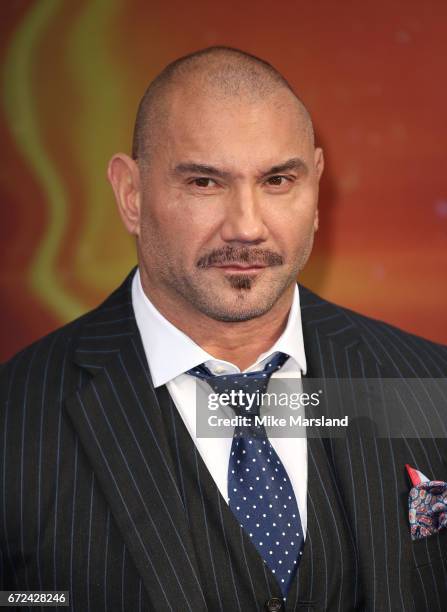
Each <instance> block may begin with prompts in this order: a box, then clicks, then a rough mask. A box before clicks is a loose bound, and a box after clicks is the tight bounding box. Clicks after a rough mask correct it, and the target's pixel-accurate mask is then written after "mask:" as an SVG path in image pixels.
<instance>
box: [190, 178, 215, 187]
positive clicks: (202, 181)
mask: <svg viewBox="0 0 447 612" xmlns="http://www.w3.org/2000/svg"><path fill="white" fill-rule="evenodd" d="M190 184H191V185H194V186H195V187H202V188H203V187H205V188H206V187H215V186H216V184H217V183H216V181H215V180H213V179H211V178H207V177H206V176H198V177H196V178H193V179H192V180H191V181H190Z"/></svg>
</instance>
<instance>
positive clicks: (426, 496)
mask: <svg viewBox="0 0 447 612" xmlns="http://www.w3.org/2000/svg"><path fill="white" fill-rule="evenodd" d="M405 467H406V468H407V472H408V475H409V476H410V480H411V483H412V485H413V487H412V489H411V491H410V495H409V496H408V509H409V519H410V530H411V539H412V540H420V539H422V538H426V537H427V536H431V535H434V534H435V533H438V531H440V530H441V529H447V482H443V481H442V480H429V479H428V478H427V476H424V474H422V472H420V471H419V470H416V469H415V468H413V467H411V466H410V465H408V464H407V465H406V466H405Z"/></svg>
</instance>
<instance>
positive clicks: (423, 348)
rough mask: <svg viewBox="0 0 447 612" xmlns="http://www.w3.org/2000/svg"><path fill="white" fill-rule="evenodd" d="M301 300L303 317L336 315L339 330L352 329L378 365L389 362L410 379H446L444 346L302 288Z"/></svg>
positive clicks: (446, 360) (446, 369)
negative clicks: (321, 314)
mask: <svg viewBox="0 0 447 612" xmlns="http://www.w3.org/2000/svg"><path fill="white" fill-rule="evenodd" d="M300 300H301V304H302V309H303V310H302V314H303V316H304V317H309V316H310V317H312V316H313V313H314V312H316V311H317V310H320V309H321V313H323V312H324V313H325V316H326V317H327V318H330V317H331V316H332V317H335V316H336V315H338V318H339V323H338V325H339V327H342V326H343V325H344V324H345V325H348V324H349V325H350V326H352V328H353V329H355V330H356V333H357V335H358V336H359V337H361V338H362V340H363V342H364V343H365V344H366V345H368V347H369V348H370V350H371V351H372V353H373V354H375V355H376V356H377V358H378V360H379V361H381V362H384V363H391V362H392V363H393V366H395V365H396V364H399V366H400V369H401V370H402V372H404V371H406V372H408V375H409V376H410V375H412V376H414V375H418V376H422V377H427V376H430V377H445V376H447V346H446V345H444V344H441V343H437V342H434V341H432V340H428V339H426V338H423V337H421V336H418V335H417V334H414V333H411V332H408V331H404V330H403V329H400V328H399V327H396V326H395V325H391V324H390V323H387V322H385V321H382V320H379V319H375V318H373V317H369V316H366V315H364V314H361V313H358V312H355V311H354V310H351V309H350V308H346V307H344V306H341V305H339V304H335V303H334V302H331V301H329V300H326V299H324V298H322V297H320V296H319V295H317V294H316V293H314V292H312V291H310V290H309V289H307V288H306V287H303V286H300ZM306 310H307V311H308V313H309V314H305V313H306ZM410 372H411V374H410Z"/></svg>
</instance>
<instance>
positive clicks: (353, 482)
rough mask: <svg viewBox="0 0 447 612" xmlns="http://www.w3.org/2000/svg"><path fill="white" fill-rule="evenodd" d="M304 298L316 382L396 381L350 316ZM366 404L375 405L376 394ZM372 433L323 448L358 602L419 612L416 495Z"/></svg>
mask: <svg viewBox="0 0 447 612" xmlns="http://www.w3.org/2000/svg"><path fill="white" fill-rule="evenodd" d="M300 297H301V298H302V301H303V309H302V318H303V335H304V344H305V349H306V358H307V361H308V376H309V377H312V378H334V379H341V378H344V379H352V378H356V379H358V380H357V382H358V381H359V380H360V381H361V380H362V379H366V378H380V377H386V376H387V375H388V376H393V375H395V374H394V373H392V374H390V373H388V374H387V372H386V368H385V365H384V362H385V359H384V358H383V356H382V358H380V357H378V355H377V354H375V353H373V352H372V350H371V349H370V348H369V343H368V342H367V341H366V340H365V338H364V337H363V335H362V333H361V330H360V329H359V327H358V326H357V325H356V324H355V323H354V322H353V321H352V320H351V318H350V317H349V314H347V313H346V311H344V310H343V309H339V308H338V307H336V306H334V305H332V304H330V303H327V302H324V301H323V300H320V299H319V298H318V297H317V296H314V295H313V294H311V293H310V292H308V291H307V290H304V291H300ZM356 399H357V398H356ZM362 401H369V397H368V393H365V395H364V396H363V397H362ZM363 413H365V411H364V410H363ZM369 425H370V422H369V421H368V420H367V419H360V420H358V422H357V423H356V422H355V421H354V422H351V421H350V427H349V428H348V431H347V435H346V437H340V438H332V439H330V440H328V439H326V440H324V441H323V446H324V449H325V453H326V455H327V457H329V465H330V468H328V471H330V474H331V476H330V477H329V476H326V478H330V479H331V480H332V481H333V483H334V486H335V487H336V491H337V497H338V499H339V501H340V503H341V504H342V507H343V514H344V516H345V518H346V520H347V522H348V524H349V529H350V534H351V537H352V538H353V542H354V546H355V551H356V563H357V565H358V571H359V584H358V587H357V590H358V592H357V598H359V597H360V598H361V599H360V603H361V605H363V606H364V607H365V608H366V609H374V610H388V609H389V610H394V609H405V610H406V609H412V605H413V602H412V597H411V587H410V584H409V581H408V573H407V572H403V571H402V569H401V564H402V559H405V558H406V559H407V560H408V561H409V559H410V536H409V533H408V535H407V533H406V530H408V525H407V523H405V521H407V518H406V512H407V511H406V507H405V503H403V498H405V500H406V496H407V495H408V485H407V483H406V481H405V478H404V473H403V468H404V463H405V461H404V455H403V454H402V453H401V452H400V451H399V447H398V445H397V444H396V442H397V441H396V440H390V439H387V440H386V439H377V438H375V437H374V436H371V435H368V432H367V431H366V428H368V427H369ZM318 442H319V440H318V439H314V440H312V439H311V438H310V439H309V452H310V453H318V452H320V461H322V460H323V459H322V457H321V448H320V449H319V447H318ZM320 465H324V463H321V464H320ZM320 475H321V472H320ZM320 475H318V474H317V473H316V471H315V470H314V469H313V468H312V462H311V461H309V485H308V486H309V488H308V490H309V496H310V497H311V496H312V495H315V494H316V487H319V486H320V482H319V480H318V478H319V477H320ZM315 520H316V519H315V516H314V515H313V513H312V509H311V511H310V513H309V521H310V523H309V530H310V531H311V530H313V529H315ZM404 567H405V562H404ZM393 576H395V577H397V584H396V580H394V579H393V583H391V577H393ZM360 589H361V590H360Z"/></svg>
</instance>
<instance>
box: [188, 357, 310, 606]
mask: <svg viewBox="0 0 447 612" xmlns="http://www.w3.org/2000/svg"><path fill="white" fill-rule="evenodd" d="M287 359H288V356H287V355H285V354H284V353H275V355H274V357H273V358H272V359H271V360H270V361H269V362H268V364H267V365H266V366H265V368H264V370H262V371H257V372H246V373H241V374H225V375H222V376H215V375H213V374H212V373H211V372H210V370H209V369H208V368H207V367H206V366H204V365H203V364H202V365H200V366H197V367H195V368H192V369H191V370H189V371H188V372H187V374H191V375H192V376H195V377H197V378H200V379H202V380H205V381H206V382H207V383H208V384H209V385H210V387H211V388H212V389H213V391H215V392H216V393H218V394H220V393H231V391H232V390H233V389H234V390H236V391H240V390H242V391H243V392H244V393H247V394H250V395H251V394H252V393H255V394H256V395H255V396H254V397H256V398H259V397H260V396H261V394H262V393H264V392H265V391H266V390H267V385H268V381H269V379H270V376H271V375H272V374H273V372H275V371H276V370H279V369H280V368H281V366H282V365H283V364H284V362H285V361H286V360H287ZM239 395H240V394H239ZM232 408H233V409H234V411H235V412H236V414H237V415H241V416H242V415H243V416H248V415H249V416H250V417H251V419H248V421H249V424H248V425H244V426H242V425H238V426H236V427H235V430H234V435H233V443H232V446H231V454H230V461H229V464H228V497H229V505H230V508H231V510H232V511H233V513H234V514H235V515H236V518H237V519H238V521H239V524H240V525H241V527H243V528H244V529H245V531H246V532H247V533H248V535H249V536H250V538H251V540H252V542H253V544H254V545H255V547H256V548H257V550H258V552H259V553H260V555H261V556H262V558H263V559H264V561H265V563H266V564H267V565H268V567H269V568H270V569H271V571H272V572H273V573H274V574H275V577H276V579H277V581H278V584H279V586H280V587H281V591H282V593H283V596H284V597H285V596H286V595H287V592H288V589H289V586H290V583H291V582H292V580H293V577H294V575H295V571H296V569H297V567H298V565H299V561H300V558H301V555H302V549H303V545H304V537H303V530H302V527H301V520H300V514H299V510H298V504H297V502H296V498H295V494H294V492H293V488H292V484H291V482H290V479H289V477H288V475H287V472H286V470H285V468H284V466H283V464H282V462H281V460H280V459H279V457H278V455H277V454H276V452H275V449H274V448H273V446H272V445H271V443H270V441H269V440H268V437H267V432H266V430H265V427H264V426H263V425H262V424H256V421H255V418H254V417H255V416H256V415H258V416H259V409H260V406H259V403H258V402H256V401H255V402H253V405H252V407H251V409H248V404H246V405H245V404H244V403H243V402H242V404H241V403H238V404H237V405H232Z"/></svg>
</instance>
